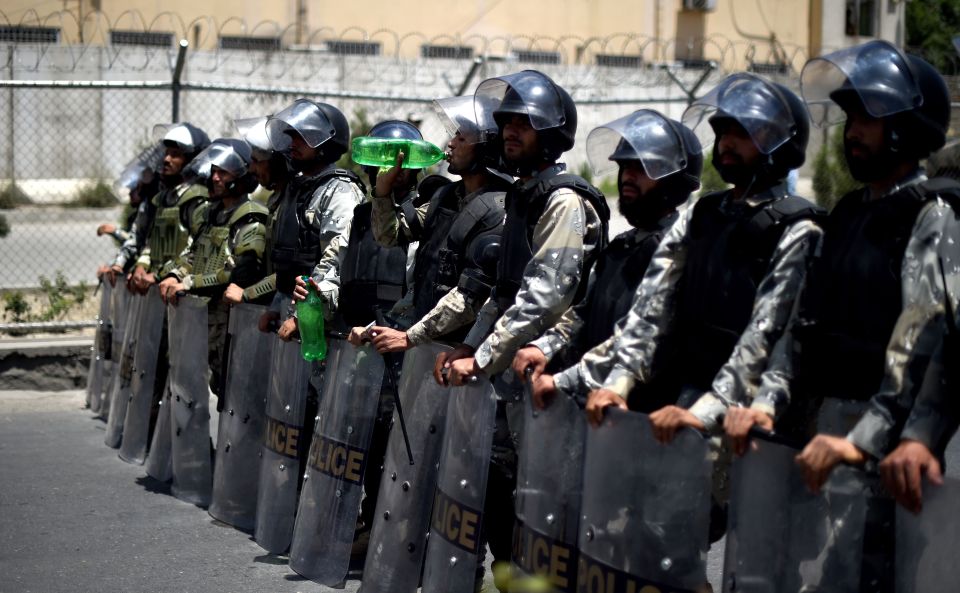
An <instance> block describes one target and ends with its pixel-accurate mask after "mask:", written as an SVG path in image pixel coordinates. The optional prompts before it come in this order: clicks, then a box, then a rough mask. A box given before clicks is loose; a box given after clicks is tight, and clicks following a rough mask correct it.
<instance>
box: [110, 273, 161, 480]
mask: <svg viewBox="0 0 960 593" xmlns="http://www.w3.org/2000/svg"><path fill="white" fill-rule="evenodd" d="M136 298H138V299H141V301H142V302H141V304H140V320H139V323H138V324H137V334H138V336H139V337H138V338H137V346H136V352H135V353H134V356H133V378H132V379H131V381H130V402H129V403H128V404H127V410H126V416H125V417H124V420H123V440H122V441H121V442H120V459H123V460H124V461H127V462H129V463H138V464H142V463H143V462H144V460H145V459H146V458H147V444H148V440H149V438H150V413H151V408H152V407H153V398H154V393H155V392H156V389H155V386H156V378H157V363H158V361H159V357H161V356H166V352H160V343H161V340H162V338H163V317H164V315H165V314H166V306H165V305H164V304H163V300H162V299H161V298H160V288H159V287H158V286H151V287H150V290H149V291H147V294H146V295H144V296H142V297H136Z"/></svg>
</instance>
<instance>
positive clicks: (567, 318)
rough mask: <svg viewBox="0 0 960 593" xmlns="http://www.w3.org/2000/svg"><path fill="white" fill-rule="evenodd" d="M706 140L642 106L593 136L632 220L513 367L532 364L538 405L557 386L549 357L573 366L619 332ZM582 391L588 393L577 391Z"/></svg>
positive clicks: (596, 153) (591, 146)
mask: <svg viewBox="0 0 960 593" xmlns="http://www.w3.org/2000/svg"><path fill="white" fill-rule="evenodd" d="M701 153H702V150H701V147H700V140H699V139H697V137H696V136H695V135H694V133H693V132H692V131H690V130H689V129H688V128H687V127H685V126H684V125H683V124H681V123H680V122H677V121H674V120H671V119H668V118H666V117H664V116H663V115H661V114H660V113H657V112H655V111H650V110H646V109H642V110H640V111H636V112H634V113H631V114H630V115H627V116H624V117H621V118H619V119H617V120H614V121H612V122H610V123H607V124H604V125H603V126H600V127H598V128H596V129H595V130H593V131H592V132H591V133H590V135H589V136H588V137H587V157H588V158H589V159H590V162H591V164H592V165H593V168H594V170H595V171H596V173H597V174H598V175H599V174H603V173H606V172H609V171H610V169H611V168H612V167H611V165H612V166H613V167H618V168H619V169H618V172H617V188H618V193H619V196H620V198H619V200H618V207H619V209H620V213H621V214H622V215H623V216H624V217H625V218H626V219H627V221H628V222H629V223H630V224H631V225H632V226H633V228H632V229H631V230H629V231H626V232H624V233H622V234H621V235H619V236H617V237H616V238H615V239H613V240H612V241H611V242H610V245H609V246H607V248H606V249H605V250H604V251H603V253H601V254H600V256H599V257H598V258H597V264H596V267H595V268H594V270H593V272H592V277H591V280H590V285H589V289H588V292H587V296H586V298H584V300H583V301H582V302H580V303H578V304H577V305H575V306H573V307H571V308H570V309H569V310H567V312H566V313H565V314H564V316H563V317H562V318H561V320H560V322H559V323H557V324H556V325H555V326H553V327H552V328H550V329H549V330H547V332H546V333H545V334H544V335H543V336H541V337H540V338H537V339H536V340H533V341H532V342H531V343H530V345H529V346H526V347H525V348H523V349H521V350H520V351H519V352H517V356H516V357H515V358H514V360H513V370H514V372H515V373H517V374H518V375H519V376H521V377H524V375H525V371H526V369H528V368H531V369H532V371H533V373H532V375H531V380H532V381H533V383H534V385H535V386H536V388H535V390H534V392H533V396H534V398H535V400H536V401H535V403H536V404H537V406H538V407H542V406H544V405H545V401H544V399H543V397H544V396H549V395H551V394H552V393H553V392H554V390H555V385H554V384H553V383H554V381H553V378H552V377H551V376H549V375H545V376H544V377H543V380H542V381H540V380H539V379H540V375H541V373H543V372H544V370H545V368H546V367H547V364H548V362H550V366H551V367H552V368H554V369H556V370H560V369H564V368H567V367H568V366H571V365H573V364H576V362H577V361H578V360H579V359H580V356H582V355H583V353H585V352H587V351H588V350H590V349H591V348H593V347H594V346H596V345H598V344H600V343H601V342H603V341H604V340H606V339H607V338H609V337H610V336H611V335H613V328H614V324H615V323H616V321H617V320H618V319H620V318H621V317H623V316H625V315H626V314H627V312H628V311H629V309H630V304H631V302H632V301H633V295H634V293H635V292H636V289H637V286H638V285H639V284H640V280H641V279H642V278H643V274H644V272H645V271H646V269H647V265H648V264H649V263H650V258H651V257H652V256H653V252H654V250H656V248H657V246H658V245H659V244H660V241H661V240H662V239H663V235H664V233H665V232H666V230H667V229H668V228H669V227H670V225H672V224H673V223H674V221H676V219H677V208H678V207H679V206H680V205H681V204H683V203H684V202H686V200H687V199H688V198H689V196H690V193H691V192H693V191H694V190H696V189H697V187H699V185H700V172H701V170H702V169H703V155H702V154H701ZM575 395H579V396H584V395H586V394H585V393H580V394H575Z"/></svg>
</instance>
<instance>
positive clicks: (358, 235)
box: [338, 202, 407, 325]
mask: <svg viewBox="0 0 960 593" xmlns="http://www.w3.org/2000/svg"><path fill="white" fill-rule="evenodd" d="M372 211H373V204H371V203H370V202H365V203H363V204H360V205H359V206H357V207H356V208H354V209H353V224H352V225H351V226H350V240H349V242H348V244H347V252H346V254H345V255H344V257H343V262H342V263H341V264H340V304H339V308H338V310H339V311H340V314H341V316H342V317H343V319H344V321H346V322H347V324H348V325H366V324H367V323H369V322H371V321H373V320H374V319H375V318H376V311H375V310H376V309H377V308H379V309H380V310H381V311H382V312H384V313H386V312H387V311H389V310H390V308H391V307H393V304H394V303H396V302H397V301H399V300H400V298H401V297H403V294H404V292H406V284H407V250H406V249H405V248H403V247H383V246H382V245H380V244H379V243H377V241H376V239H374V237H373V228H372V226H371V222H370V214H371V212H372Z"/></svg>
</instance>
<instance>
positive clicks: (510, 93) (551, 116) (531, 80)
mask: <svg viewBox="0 0 960 593" xmlns="http://www.w3.org/2000/svg"><path fill="white" fill-rule="evenodd" d="M474 100H475V101H474V109H475V110H476V115H477V123H478V125H479V126H480V128H481V129H482V130H483V131H484V134H486V135H487V136H489V137H496V136H500V135H501V133H502V129H503V126H504V124H505V123H506V121H507V120H508V119H509V118H510V117H512V116H513V115H522V116H526V117H528V118H529V119H530V125H531V126H533V128H534V129H535V130H536V131H537V138H538V141H539V144H540V149H541V151H542V153H541V157H540V158H541V160H542V161H543V162H553V161H555V160H557V159H558V158H560V155H561V154H563V153H564V152H566V151H568V150H570V149H571V148H573V142H574V136H576V133H577V106H576V105H575V104H574V102H573V99H572V98H571V97H570V94H569V93H567V91H566V90H564V89H563V88H562V87H560V86H559V85H557V84H556V83H555V82H554V81H553V80H552V79H551V78H550V77H549V76H547V75H546V74H543V73H542V72H538V71H536V70H524V71H522V72H517V73H516V74H508V75H506V76H499V77H496V78H489V79H487V80H485V81H483V82H481V83H480V86H478V87H477V90H476V92H475V93H474ZM491 108H492V109H491ZM501 142H502V140H501Z"/></svg>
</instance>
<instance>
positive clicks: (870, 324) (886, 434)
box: [760, 41, 958, 508]
mask: <svg viewBox="0 0 960 593" xmlns="http://www.w3.org/2000/svg"><path fill="white" fill-rule="evenodd" d="M802 84H803V94H804V99H805V100H806V101H807V104H808V105H809V107H810V111H811V114H813V116H814V117H815V121H817V122H818V123H831V122H833V121H836V117H835V116H841V117H842V116H843V115H845V116H846V121H845V124H844V152H845V157H846V160H847V163H848V165H849V167H850V172H851V174H852V175H853V176H854V178H856V179H857V180H859V181H861V182H863V183H864V185H865V187H864V188H863V189H858V190H855V191H853V192H851V193H849V194H847V195H845V196H843V197H842V198H841V199H840V201H839V202H838V203H837V206H836V207H835V208H834V209H833V212H831V214H830V217H829V219H828V221H827V223H826V226H825V238H824V245H823V253H822V255H821V257H819V258H817V260H816V261H815V262H814V266H813V268H812V269H811V272H810V278H809V282H808V285H807V287H806V288H805V290H804V293H803V295H802V298H801V302H800V305H801V306H800V308H799V310H798V313H797V318H796V320H795V321H794V322H793V324H792V326H791V331H790V332H789V334H788V336H787V337H786V343H785V344H784V346H783V348H782V351H783V353H784V355H783V356H782V357H778V358H777V359H776V362H777V364H776V365H774V366H773V368H771V369H770V371H769V372H768V373H767V376H769V381H765V389H764V390H763V391H762V392H761V395H760V397H761V398H762V399H763V401H765V402H767V403H768V408H769V410H770V412H772V414H771V417H772V418H776V419H777V420H778V427H782V428H781V430H789V429H791V428H794V427H799V429H801V430H802V429H805V428H806V426H807V424H808V423H807V422H806V418H807V417H808V416H812V415H814V414H815V416H816V418H817V426H818V430H817V432H819V433H820V434H819V435H818V436H817V437H816V438H814V439H813V441H811V442H810V444H809V445H807V447H806V448H805V449H804V451H803V453H802V454H801V455H800V456H799V461H800V464H801V468H802V469H803V471H804V474H805V479H806V481H807V484H808V486H810V487H811V488H812V489H814V490H818V489H819V488H820V486H821V485H822V484H823V482H824V481H825V480H826V478H827V477H828V475H829V473H830V471H831V470H832V469H833V467H834V466H836V465H837V464H838V463H848V464H863V463H865V462H866V461H868V460H870V459H875V460H880V459H883V458H884V455H885V454H886V453H888V452H889V451H890V450H891V449H893V448H894V447H897V446H898V444H899V445H901V446H902V447H903V448H904V449H906V451H905V450H904V449H901V450H900V451H899V453H898V456H899V455H900V454H908V455H907V457H912V459H906V460H902V461H906V462H907V463H906V467H913V468H914V469H913V470H911V471H914V472H918V471H919V468H920V467H924V468H932V467H933V463H934V462H935V460H936V457H937V456H942V454H943V447H944V446H945V445H946V443H945V442H943V439H942V438H941V437H942V435H943V434H944V433H943V432H942V431H940V430H937V429H935V427H936V425H937V424H938V423H937V422H930V420H931V418H933V417H932V416H930V414H931V413H932V410H933V409H935V408H930V407H926V405H927V404H926V403H925V404H924V405H923V406H921V407H920V408H918V409H914V408H915V402H916V401H917V394H918V392H919V391H920V387H921V385H922V381H921V378H922V377H923V376H924V372H925V371H926V369H927V367H928V365H929V364H930V360H931V356H932V354H933V352H934V350H935V349H936V348H937V346H938V344H939V343H940V342H941V341H942V336H943V335H944V329H945V324H944V322H943V318H944V315H943V311H944V309H945V304H944V303H945V302H947V303H949V304H951V305H952V304H954V299H956V284H955V282H956V278H955V277H954V276H955V275H954V273H953V272H952V270H949V274H947V273H944V272H943V270H942V269H941V266H942V265H943V263H942V262H943V261H952V260H954V258H956V257H957V255H958V254H957V253H956V252H955V250H956V247H955V243H956V241H955V240H954V238H955V237H957V232H958V227H957V220H956V215H955V213H954V212H953V210H952V209H951V208H950V207H949V206H948V204H947V202H951V201H955V199H956V195H957V194H958V189H957V188H958V186H957V184H956V182H954V181H952V180H946V179H928V178H927V176H926V175H925V173H924V171H923V169H922V168H921V167H920V164H919V162H920V160H921V159H923V158H924V157H926V156H927V155H928V154H930V153H931V152H932V151H934V150H936V149H938V148H939V147H940V146H942V145H943V144H944V140H945V134H946V130H947V127H948V125H949V120H950V98H949V93H948V90H947V87H946V84H945V83H944V81H943V78H942V77H941V76H940V75H939V73H937V71H936V70H935V69H934V68H933V67H932V66H931V65H930V64H928V63H927V62H925V61H924V60H922V59H921V58H918V57H916V56H912V55H908V54H904V53H902V52H901V51H900V50H899V49H897V48H896V47H895V46H893V45H891V44H889V43H887V42H885V41H871V42H869V43H866V44H863V45H860V46H857V47H853V48H849V49H846V50H841V51H837V52H834V53H831V54H828V55H825V56H823V57H821V58H816V59H814V60H811V61H810V62H808V63H807V65H806V66H805V67H804V70H803V75H802ZM836 107H839V108H840V110H841V112H840V113H838V112H837V110H836ZM942 238H945V240H941V239H942ZM945 280H946V282H947V283H948V286H946V287H945V286H944V281H945ZM947 289H949V290H947ZM944 294H947V295H949V296H948V297H947V298H945V297H944ZM954 310H955V309H954ZM930 388H932V389H934V390H935V389H936V388H935V387H933V386H932V385H931V386H930ZM931 395H932V394H931ZM933 397H934V398H936V397H938V396H933ZM924 400H925V401H929V399H928V398H924ZM788 404H789V405H788ZM924 410H925V411H924ZM811 412H813V414H811ZM781 416H782V417H781ZM910 449H912V450H913V455H912V456H911V455H909V453H910V451H909V450H910ZM889 465H893V466H898V463H897V458H896V457H894V460H893V462H892V463H891V464H888V466H889ZM903 467H904V466H899V469H903ZM935 473H936V472H935V471H934V472H932V473H931V475H935ZM899 477H901V478H902V477H903V475H902V474H901V476H899ZM913 477H917V476H916V475H914V476H911V478H913ZM917 479H918V478H917ZM892 482H893V481H891V486H894V488H893V491H894V492H898V487H897V486H896V485H895V484H894V483H892ZM905 490H907V489H905V488H903V487H899V492H898V493H900V494H905V492H904V491H905ZM912 502H913V503H914V504H912V505H910V506H912V507H913V508H916V507H915V504H916V503H917V502H918V501H917V500H913V501H912Z"/></svg>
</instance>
